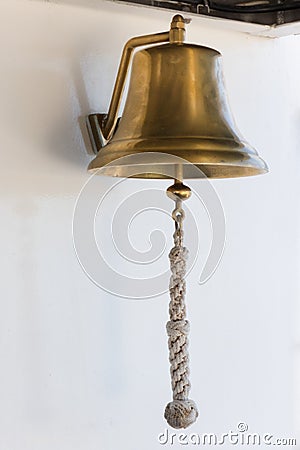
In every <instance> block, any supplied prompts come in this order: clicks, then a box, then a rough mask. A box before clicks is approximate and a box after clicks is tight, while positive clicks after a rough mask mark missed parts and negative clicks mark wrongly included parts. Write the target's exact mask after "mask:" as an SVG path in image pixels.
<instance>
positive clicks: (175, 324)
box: [165, 183, 198, 428]
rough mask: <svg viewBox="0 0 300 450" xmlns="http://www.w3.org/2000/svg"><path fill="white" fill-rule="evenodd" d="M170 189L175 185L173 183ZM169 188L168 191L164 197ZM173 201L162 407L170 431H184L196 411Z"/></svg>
mask: <svg viewBox="0 0 300 450" xmlns="http://www.w3.org/2000/svg"><path fill="white" fill-rule="evenodd" d="M178 185H179V183H177V191H178ZM173 186H176V183H175V184H174V185H173ZM173 186H172V187H171V188H169V189H168V195H169V193H170V190H172V188H173ZM182 186H183V185H182ZM184 189H185V192H186V190H187V189H189V188H187V187H186V186H184ZM172 194H173V196H172ZM170 196H172V198H174V192H171V195H170ZM175 200H176V208H175V209H174V211H173V214H172V217H173V219H174V221H175V233H174V235H173V237H174V247H173V248H172V249H171V251H170V253H169V259H170V268H171V278H170V285H169V289H170V303H169V314H170V320H169V321H168V322H167V334H168V337H169V340H168V346H169V361H170V373H171V381H172V391H173V401H172V402H170V403H168V405H167V406H166V409H165V419H166V420H167V422H168V424H169V425H170V426H171V427H173V428H187V427H188V426H189V425H191V424H192V423H194V422H195V421H196V419H197V417H198V411H197V406H196V404H195V403H194V402H193V400H190V399H189V392H190V388H191V384H190V380H189V373H190V371H189V354H188V334H189V330H190V325H189V322H188V320H186V306H185V290H186V283H185V274H186V261H187V257H188V250H187V248H186V247H184V246H183V231H182V221H183V219H184V211H183V210H182V208H181V205H182V200H181V199H180V196H179V195H178V193H177V192H176V198H175Z"/></svg>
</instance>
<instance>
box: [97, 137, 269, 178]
mask: <svg viewBox="0 0 300 450" xmlns="http://www.w3.org/2000/svg"><path fill="white" fill-rule="evenodd" d="M159 141H160V140H153V142H149V140H147V141H146V142H147V143H146V142H143V141H140V142H139V143H138V144H137V142H135V145H134V146H133V145H132V144H133V142H132V141H128V142H127V145H126V142H124V141H119V142H116V141H115V142H113V143H109V144H108V145H106V146H105V147H104V148H103V149H102V150H100V151H99V153H98V155H97V156H96V158H95V159H94V160H93V161H91V163H90V164H89V167H88V171H89V172H91V173H97V174H99V175H106V176H112V177H121V178H145V179H169V178H172V179H174V178H177V174H178V168H179V167H180V171H181V176H182V178H183V179H199V178H238V177H249V176H254V175H260V174H264V173H267V172H268V171H269V169H268V166H267V164H266V163H265V162H264V160H263V159H261V158H260V157H259V156H258V154H257V152H256V150H255V149H253V148H252V147H250V146H249V145H248V144H246V143H244V142H242V141H240V140H239V141H237V140H233V139H219V140H216V139H213V140H212V139H203V138H202V139H201V140H199V139H197V140H195V139H193V138H190V139H184V143H183V142H181V143H180V142H179V141H180V139H179V140H178V139H174V141H175V142H171V141H170V140H169V139H168V140H163V143H164V145H161V144H162V142H161V141H160V142H159ZM195 141H197V142H195ZM151 144H153V145H151ZM166 144H167V145H166ZM172 144H173V145H172ZM183 145H184V147H183ZM145 147H146V148H145Z"/></svg>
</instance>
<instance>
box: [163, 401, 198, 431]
mask: <svg viewBox="0 0 300 450" xmlns="http://www.w3.org/2000/svg"><path fill="white" fill-rule="evenodd" d="M197 417H198V410H197V406H196V404H195V403H194V402H193V400H190V399H187V400H173V401H172V402H170V403H168V404H167V406H166V409H165V419H166V421H167V422H168V424H169V425H170V427H173V428H187V427H188V426H190V425H192V423H194V422H195V421H196V419H197Z"/></svg>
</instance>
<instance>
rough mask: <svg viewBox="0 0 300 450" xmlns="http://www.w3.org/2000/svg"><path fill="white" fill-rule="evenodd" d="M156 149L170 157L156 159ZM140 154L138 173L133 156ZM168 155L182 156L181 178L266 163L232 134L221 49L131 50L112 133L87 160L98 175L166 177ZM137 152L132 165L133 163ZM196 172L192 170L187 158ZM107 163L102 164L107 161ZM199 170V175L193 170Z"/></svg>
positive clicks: (228, 173)
mask: <svg viewBox="0 0 300 450" xmlns="http://www.w3.org/2000/svg"><path fill="white" fill-rule="evenodd" d="M155 152H160V153H164V154H167V155H169V156H170V162H168V158H166V159H164V161H163V164H162V163H161V162H159V160H158V161H156V159H155ZM141 153H142V154H143V155H144V158H143V164H142V165H143V173H142V172H141V173H140V174H137V172H136V170H135V167H134V166H135V161H134V157H133V156H132V157H131V158H130V162H129V164H127V163H126V162H122V161H121V162H118V158H122V157H124V156H128V155H135V154H141ZM172 156H175V157H180V158H183V159H184V160H185V161H187V164H185V163H183V165H182V177H183V178H195V177H201V176H207V177H210V178H228V177H241V176H249V175H257V174H260V173H265V172H267V171H268V168H267V166H266V164H265V163H264V161H263V160H262V159H261V158H260V157H259V156H258V155H257V152H256V151H255V150H254V149H253V148H252V147H250V146H249V145H248V144H247V143H246V142H245V141H244V140H243V139H242V138H241V137H240V135H239V132H238V130H237V129H236V126H235V123H234V120H233V118H232V115H231V112H230V109H229V106H228V103H227V98H226V94H225V89H224V84H223V75H222V70H221V55H220V53H219V52H217V51H216V50H213V49H211V48H207V47H203V46H199V45H192V44H180V45H178V44H177V45H176V44H163V45H159V46H152V47H148V48H145V49H143V50H141V51H138V52H137V53H136V54H135V56H134V58H133V63H132V71H131V79H130V84H129V89H128V95H127V100H126V103H125V107H124V111H123V116H122V118H121V120H120V121H119V125H118V128H117V130H116V132H115V134H114V135H113V137H112V139H111V140H110V141H109V142H108V143H107V145H105V146H104V147H103V148H102V149H101V150H100V151H99V153H98V155H97V157H96V158H95V159H94V160H93V161H92V162H91V163H90V166H89V170H91V171H94V170H98V169H99V168H102V170H101V174H104V175H111V176H120V177H127V176H132V174H134V175H133V176H136V177H140V178H165V175H164V170H161V169H162V166H164V169H166V172H167V173H170V171H169V170H168V169H167V166H168V164H170V165H173V161H172ZM140 161H141V160H140V159H139V160H137V164H140ZM188 163H192V164H193V165H195V166H196V167H197V168H198V169H200V170H201V172H200V171H196V172H195V170H192V168H191V164H188ZM107 164H109V166H107V167H104V166H106V165H107ZM197 174H198V175H197Z"/></svg>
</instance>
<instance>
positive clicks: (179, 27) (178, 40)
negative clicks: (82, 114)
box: [87, 14, 190, 154]
mask: <svg viewBox="0 0 300 450" xmlns="http://www.w3.org/2000/svg"><path fill="white" fill-rule="evenodd" d="M189 22H190V20H189V19H184V18H183V17H182V16H181V15H179V14H176V15H175V16H174V17H173V19H172V22H171V26H170V30H169V31H165V32H163V33H155V34H147V35H144V36H137V37H134V38H132V39H129V41H128V42H127V43H126V44H125V46H124V48H123V52H122V56H121V61H120V65H119V69H118V73H117V77H116V81H115V86H114V90H113V94H112V98H111V101H110V105H109V110H108V113H107V114H99V113H93V114H90V115H89V116H88V117H87V128H88V132H89V135H90V139H91V143H92V147H93V151H94V153H96V154H97V153H98V152H99V150H100V149H101V148H102V147H104V146H105V145H106V144H107V143H108V142H109V141H110V139H111V138H112V136H113V134H114V133H115V131H116V128H117V126H118V121H119V119H118V112H119V109H120V104H121V100H122V95H123V91H124V87H125V82H126V78H127V75H128V72H129V66H130V61H131V58H132V54H133V52H134V49H135V48H136V47H142V46H147V45H154V44H160V43H163V42H170V43H171V44H177V45H180V44H182V43H183V42H184V38H185V24H186V23H189Z"/></svg>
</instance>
